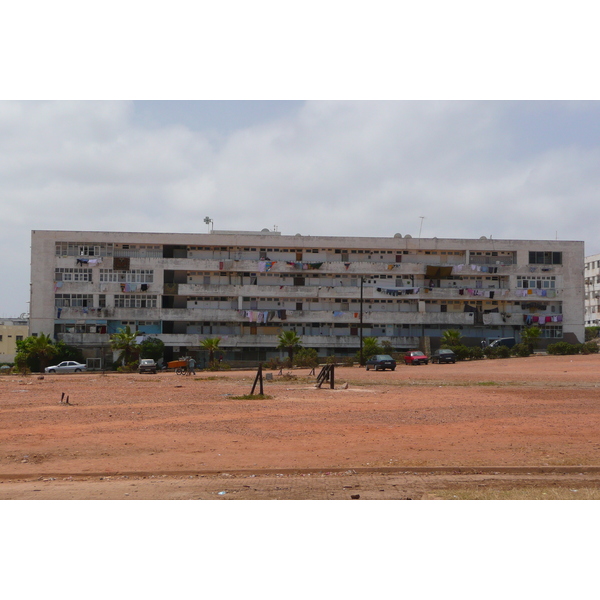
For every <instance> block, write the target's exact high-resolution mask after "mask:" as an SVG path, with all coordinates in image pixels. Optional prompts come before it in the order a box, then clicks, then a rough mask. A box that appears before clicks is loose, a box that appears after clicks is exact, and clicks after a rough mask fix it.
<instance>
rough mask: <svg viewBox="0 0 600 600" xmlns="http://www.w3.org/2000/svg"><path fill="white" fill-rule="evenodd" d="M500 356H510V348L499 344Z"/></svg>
mask: <svg viewBox="0 0 600 600" xmlns="http://www.w3.org/2000/svg"><path fill="white" fill-rule="evenodd" d="M498 358H510V348H509V347H508V346H498Z"/></svg>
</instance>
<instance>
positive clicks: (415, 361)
mask: <svg viewBox="0 0 600 600" xmlns="http://www.w3.org/2000/svg"><path fill="white" fill-rule="evenodd" d="M404 364H406V365H428V364H429V357H428V356H425V354H423V353H422V352H421V351H420V350H411V351H410V352H407V353H406V354H405V355H404Z"/></svg>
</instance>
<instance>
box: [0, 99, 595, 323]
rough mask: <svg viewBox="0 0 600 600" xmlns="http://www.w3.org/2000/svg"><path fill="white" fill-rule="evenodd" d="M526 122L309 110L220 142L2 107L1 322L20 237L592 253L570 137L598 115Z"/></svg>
mask: <svg viewBox="0 0 600 600" xmlns="http://www.w3.org/2000/svg"><path fill="white" fill-rule="evenodd" d="M535 106H536V105H535V104H531V103H529V104H522V105H520V104H519V103H511V104H509V103H501V102H483V103H480V102H429V103H427V102H388V101H386V102H308V103H306V104H304V105H302V106H301V107H300V108H299V109H296V110H294V111H292V112H289V113H287V114H286V113H278V115H277V117H276V118H275V119H274V120H272V121H268V120H265V119H261V121H260V123H255V124H253V125H251V126H248V127H246V128H238V129H237V130H235V131H233V132H227V133H223V134H222V135H221V136H220V137H218V136H215V132H214V131H210V132H208V131H206V132H205V131H203V130H197V129H194V128H193V127H188V126H187V125H186V116H185V114H182V115H181V120H180V124H175V125H172V124H171V125H165V126H160V125H157V124H153V125H152V127H149V126H146V125H144V124H143V122H140V121H139V120H136V119H135V118H134V117H135V114H134V110H135V106H134V105H133V104H132V103H128V102H50V103H40V102H26V103H13V102H0V198H1V200H0V204H1V215H2V220H1V225H0V233H1V234H2V239H1V241H0V244H1V249H2V254H3V256H5V257H10V260H8V259H5V260H4V261H3V264H2V267H0V268H1V269H2V273H1V277H2V281H3V282H5V285H3V293H2V297H1V299H0V315H8V314H15V313H20V312H23V311H24V310H26V301H27V300H28V298H27V295H28V283H29V240H30V230H31V229H66V230H71V229H77V230H121V231H199V232H204V231H206V227H205V225H204V223H203V222H202V219H203V218H204V217H205V216H206V215H209V216H211V217H212V218H213V219H214V221H215V227H216V229H244V230H252V229H255V230H259V229H262V228H263V227H272V226H273V225H278V226H279V229H280V231H282V232H283V233H288V234H295V233H303V234H306V235H323V234H333V235H376V236H391V235H393V234H394V233H396V232H400V233H402V234H406V233H410V234H411V235H413V236H415V235H417V234H418V231H419V225H420V222H421V221H420V219H419V217H421V216H425V217H426V219H425V221H424V224H423V236H424V237H432V236H437V237H440V238H442V237H479V236H481V235H493V237H496V238H500V237H509V238H510V237H515V238H537V239H540V238H554V237H555V235H556V232H558V236H559V238H562V239H584V240H586V241H587V242H588V248H587V250H588V253H591V252H598V251H600V246H599V245H597V243H596V232H595V229H596V223H597V221H598V216H599V210H600V209H598V208H597V206H598V202H597V200H596V198H595V195H596V190H597V189H598V187H599V186H598V184H599V183H600V181H599V180H600V170H599V169H598V161H599V158H600V150H599V147H598V145H597V144H594V143H591V142H590V138H589V136H588V137H586V138H585V139H584V137H585V136H584V132H585V131H586V129H587V127H586V125H587V124H588V122H589V124H590V126H593V127H597V123H598V114H599V112H600V111H599V110H598V108H596V104H595V103H587V104H586V105H585V106H577V105H575V106H572V105H571V104H560V105H553V107H552V110H551V111H546V112H548V117H547V118H548V122H547V126H546V121H544V120H543V119H541V120H539V122H538V123H537V124H536V125H535V127H534V126H533V125H532V126H531V127H528V126H529V125H530V124H531V123H532V119H533V117H534V116H535V110H534V109H535ZM538 106H539V107H540V114H544V115H545V112H544V109H546V108H547V105H538ZM213 109H214V106H213ZM561 115H564V122H561V121H560V119H561V118H562V117H561ZM574 119H575V121H574ZM565 123H568V124H569V127H568V128H567V127H566V126H565ZM574 123H575V124H579V128H577V127H575V126H574ZM574 131H576V133H573V132H574ZM565 132H568V139H567V137H565V136H567V133H565ZM577 132H580V133H577ZM536 136H537V137H536ZM578 136H579V137H578Z"/></svg>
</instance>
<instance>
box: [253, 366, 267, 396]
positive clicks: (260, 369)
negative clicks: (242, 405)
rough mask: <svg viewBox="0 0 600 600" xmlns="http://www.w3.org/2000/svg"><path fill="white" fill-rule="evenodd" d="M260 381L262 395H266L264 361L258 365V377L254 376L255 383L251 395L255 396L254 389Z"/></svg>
mask: <svg viewBox="0 0 600 600" xmlns="http://www.w3.org/2000/svg"><path fill="white" fill-rule="evenodd" d="M259 381H260V395H261V396H264V392H263V376H262V363H259V365H258V371H257V372H256V377H255V378H254V384H253V385H252V391H251V392H250V395H251V396H254V390H255V389H256V384H257V383H258V382H259Z"/></svg>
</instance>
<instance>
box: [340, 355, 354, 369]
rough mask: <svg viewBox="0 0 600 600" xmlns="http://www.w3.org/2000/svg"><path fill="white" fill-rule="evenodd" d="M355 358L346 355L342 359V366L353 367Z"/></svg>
mask: <svg viewBox="0 0 600 600" xmlns="http://www.w3.org/2000/svg"><path fill="white" fill-rule="evenodd" d="M353 366H354V359H353V358H352V357H351V356H346V358H343V359H342V367H353Z"/></svg>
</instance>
